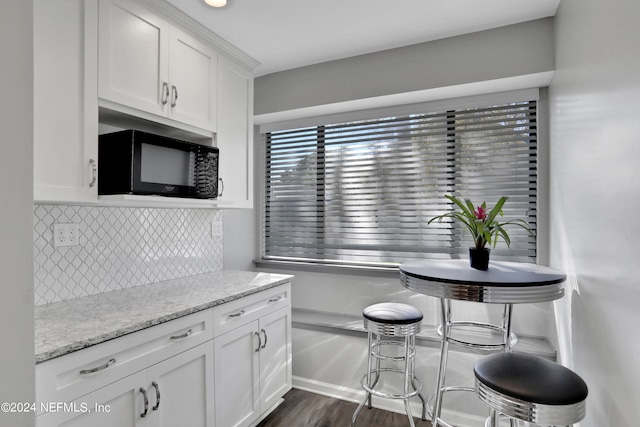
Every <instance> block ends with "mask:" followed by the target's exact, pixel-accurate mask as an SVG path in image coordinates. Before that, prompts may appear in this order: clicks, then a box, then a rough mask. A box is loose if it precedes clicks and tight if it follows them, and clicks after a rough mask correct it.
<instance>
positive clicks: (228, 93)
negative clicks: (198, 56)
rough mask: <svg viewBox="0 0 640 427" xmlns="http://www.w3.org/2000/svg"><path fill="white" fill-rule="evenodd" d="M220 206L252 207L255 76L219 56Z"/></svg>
mask: <svg viewBox="0 0 640 427" xmlns="http://www.w3.org/2000/svg"><path fill="white" fill-rule="evenodd" d="M217 146H218V148H219V149H220V178H222V180H223V183H224V190H223V192H222V196H220V197H219V198H218V202H219V204H220V205H221V206H224V207H227V206H228V207H232V208H252V207H253V75H252V74H251V73H250V72H249V71H247V70H246V69H244V68H242V67H240V66H239V65H237V64H236V63H235V62H233V61H231V60H229V59H227V58H225V57H223V56H220V58H219V61H218V134H217Z"/></svg>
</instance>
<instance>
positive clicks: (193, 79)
mask: <svg viewBox="0 0 640 427" xmlns="http://www.w3.org/2000/svg"><path fill="white" fill-rule="evenodd" d="M169 34H170V49H169V84H170V87H169V89H170V93H169V107H170V108H169V117H170V118H172V119H174V120H177V121H179V122H182V123H187V124H190V125H193V126H196V127H199V128H203V129H207V130H210V131H215V130H216V119H217V116H216V103H215V102H214V100H215V99H216V86H217V75H218V70H217V63H218V61H217V53H216V52H215V51H214V50H213V49H212V48H210V47H209V46H207V45H206V44H204V43H202V42H200V41H198V40H196V39H194V38H193V37H191V36H189V35H188V34H186V33H184V32H183V31H180V30H179V29H177V28H175V27H171V29H170V33H169Z"/></svg>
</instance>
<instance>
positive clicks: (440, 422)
mask: <svg viewBox="0 0 640 427" xmlns="http://www.w3.org/2000/svg"><path fill="white" fill-rule="evenodd" d="M441 391H442V393H443V394H444V393H447V392H450V391H467V392H473V393H475V391H476V389H475V388H473V387H463V386H449V387H442V388H441ZM437 392H438V391H437V390H436V391H434V392H433V393H431V394H430V395H429V397H427V414H429V417H430V418H431V423H432V424H433V425H435V421H436V420H434V419H433V399H434V398H435V397H436V393H437ZM437 421H438V426H444V427H455V426H453V425H451V424H449V423H447V422H446V421H444V420H443V419H442V418H438V420H437Z"/></svg>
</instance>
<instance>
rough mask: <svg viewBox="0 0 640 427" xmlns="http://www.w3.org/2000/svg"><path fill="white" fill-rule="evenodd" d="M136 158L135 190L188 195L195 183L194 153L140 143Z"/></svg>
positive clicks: (149, 192)
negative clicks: (136, 177)
mask: <svg viewBox="0 0 640 427" xmlns="http://www.w3.org/2000/svg"><path fill="white" fill-rule="evenodd" d="M139 151H140V153H139V157H138V156H136V157H137V159H136V160H137V161H136V166H138V167H136V171H135V172H138V173H134V175H137V176H138V177H139V179H136V180H135V181H136V182H135V183H134V186H135V187H137V191H139V192H141V193H142V192H144V193H145V194H160V195H168V196H180V197H190V196H192V194H191V193H192V189H193V188H194V184H195V179H194V177H195V173H194V164H195V153H193V152H192V151H185V150H180V149H174V148H170V147H165V146H162V145H156V144H148V143H144V142H143V143H141V144H140V150H139Z"/></svg>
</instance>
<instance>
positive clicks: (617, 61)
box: [550, 0, 640, 427]
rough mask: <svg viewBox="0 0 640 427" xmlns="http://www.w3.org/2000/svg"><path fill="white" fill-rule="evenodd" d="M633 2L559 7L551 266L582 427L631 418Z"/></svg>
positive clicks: (634, 413) (636, 265)
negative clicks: (561, 284) (578, 383)
mask: <svg viewBox="0 0 640 427" xmlns="http://www.w3.org/2000/svg"><path fill="white" fill-rule="evenodd" d="M638 22H640V2H638V1H637V0H610V1H601V0H563V1H562V3H561V5H560V8H559V10H558V13H557V16H556V39H557V40H556V73H555V77H554V79H553V82H552V84H551V86H550V102H551V141H550V145H551V153H550V161H551V166H550V167H551V176H550V182H551V189H550V191H551V200H550V206H551V213H550V223H551V252H550V261H551V263H552V264H553V265H554V266H556V267H559V268H561V269H563V270H565V271H566V272H567V273H568V274H569V284H570V285H571V286H572V287H573V288H574V292H573V295H571V298H570V299H567V300H565V301H564V304H558V309H559V310H558V315H559V320H561V321H562V323H561V326H562V328H561V331H562V335H561V336H560V340H561V343H562V344H563V345H562V347H561V349H562V352H563V354H562V356H563V359H564V361H565V363H566V364H567V365H569V366H573V367H574V369H575V370H576V371H577V372H578V373H579V374H580V375H581V376H583V378H584V379H585V381H586V382H587V384H588V386H589V391H590V396H589V398H588V401H587V402H588V403H587V417H586V418H585V420H584V421H583V422H582V424H581V425H582V426H583V427H595V426H616V427H623V426H636V425H638V422H639V420H640V406H639V405H638V402H640V365H639V364H638V357H639V356H640V329H639V328H638V324H639V323H640V322H639V321H640V314H639V313H640V311H639V310H638V303H639V302H640V286H639V284H638V277H640V262H639V260H640V246H639V245H638V237H639V236H640V222H639V221H638V220H637V218H638V214H637V213H638V212H640V167H639V166H638V162H639V161H640V132H639V131H638V123H639V120H640V103H639V102H638V100H639V99H640V72H639V71H638V70H640V31H639V30H638V28H639V27H638Z"/></svg>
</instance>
